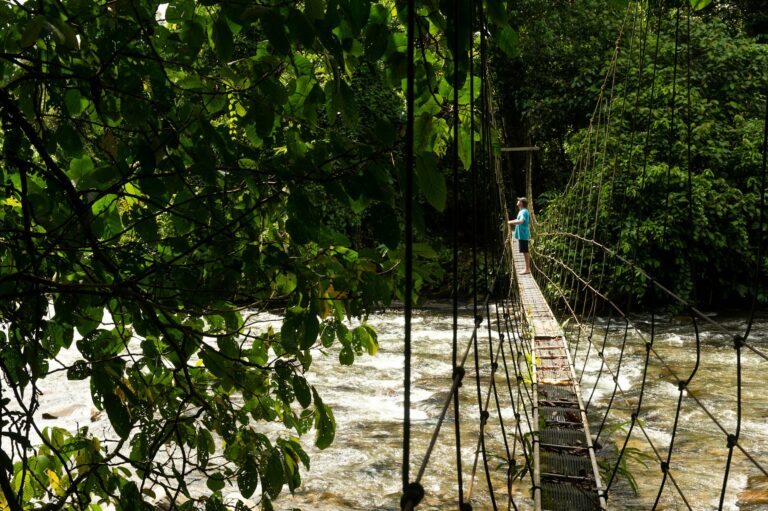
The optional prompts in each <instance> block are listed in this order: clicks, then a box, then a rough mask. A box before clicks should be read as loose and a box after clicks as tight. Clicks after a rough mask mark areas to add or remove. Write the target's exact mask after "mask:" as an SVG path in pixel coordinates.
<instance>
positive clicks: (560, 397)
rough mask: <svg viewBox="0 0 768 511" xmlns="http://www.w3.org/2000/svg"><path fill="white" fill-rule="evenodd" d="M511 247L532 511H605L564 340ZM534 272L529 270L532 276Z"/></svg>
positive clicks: (532, 281) (592, 452) (589, 436)
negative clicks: (529, 395) (523, 355)
mask: <svg viewBox="0 0 768 511" xmlns="http://www.w3.org/2000/svg"><path fill="white" fill-rule="evenodd" d="M512 243H513V245H514V246H513V247H512V248H513V250H512V252H513V254H514V257H513V259H514V266H515V273H516V275H517V285H518V288H519V291H520V300H521V307H522V317H523V319H524V321H525V322H526V325H525V326H526V328H527V331H528V332H530V335H531V349H532V353H531V359H532V360H533V424H532V427H533V428H534V431H533V457H534V466H533V468H534V474H533V498H534V503H535V509H536V511H561V510H562V511H580V510H584V511H587V510H590V511H591V510H606V509H607V506H606V500H605V491H604V488H603V486H602V483H601V481H600V471H599V470H598V466H597V460H596V458H595V450H594V447H593V445H592V436H591V435H590V432H589V422H588V421H587V415H586V413H585V411H584V403H583V401H582V399H581V388H580V386H579V383H578V380H577V379H576V373H575V371H574V369H573V364H572V358H571V354H570V351H569V350H568V344H567V343H566V340H565V335H564V333H563V330H562V328H560V325H559V323H558V322H557V320H556V319H555V316H554V314H553V313H552V309H550V307H549V304H548V303H547V301H546V300H545V299H544V295H543V294H542V293H541V290H540V289H539V287H538V285H537V284H536V281H535V280H534V279H533V277H532V276H531V275H520V272H522V271H523V269H524V268H525V264H524V261H523V256H522V254H520V252H519V251H518V250H517V243H515V242H512ZM534 271H535V270H534Z"/></svg>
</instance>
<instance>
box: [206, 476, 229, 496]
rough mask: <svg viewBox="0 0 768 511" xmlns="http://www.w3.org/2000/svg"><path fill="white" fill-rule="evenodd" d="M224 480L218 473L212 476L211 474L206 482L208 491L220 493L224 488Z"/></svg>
mask: <svg viewBox="0 0 768 511" xmlns="http://www.w3.org/2000/svg"><path fill="white" fill-rule="evenodd" d="M224 481H225V478H224V475H222V474H221V473H220V472H216V473H214V474H211V476H210V477H209V478H208V481H206V483H205V484H206V486H208V489H209V490H211V491H213V492H217V491H221V490H222V489H223V488H224V486H225V483H224Z"/></svg>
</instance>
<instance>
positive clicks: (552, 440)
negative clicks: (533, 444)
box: [539, 429, 587, 447]
mask: <svg viewBox="0 0 768 511" xmlns="http://www.w3.org/2000/svg"><path fill="white" fill-rule="evenodd" d="M539 442H541V443H542V444H546V445H556V446H563V447H587V435H585V434H584V431H579V430H575V429H545V430H543V431H539Z"/></svg>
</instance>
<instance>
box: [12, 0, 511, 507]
mask: <svg viewBox="0 0 768 511" xmlns="http://www.w3.org/2000/svg"><path fill="white" fill-rule="evenodd" d="M469 8H470V2H468V1H462V2H460V4H459V13H460V18H459V19H462V20H464V21H462V23H459V24H458V25H455V24H454V23H453V22H452V20H453V18H452V16H453V15H452V12H453V4H451V3H449V2H437V1H425V2H420V3H419V6H418V22H417V38H418V51H417V52H416V87H415V96H416V100H415V103H416V104H415V119H416V144H415V149H416V166H415V178H416V179H415V181H416V190H417V199H416V202H417V204H416V207H417V212H418V211H420V210H421V208H433V209H436V210H442V209H443V208H444V207H445V202H446V195H447V191H446V184H445V179H444V177H443V175H442V173H441V172H440V167H439V165H440V162H441V161H442V159H443V158H444V157H445V156H446V148H447V147H448V144H449V139H450V136H451V126H450V125H451V115H450V107H449V104H450V100H451V99H452V98H453V95H454V88H453V84H454V83H456V84H458V88H459V89H460V90H459V91H458V96H459V100H460V104H461V106H460V108H461V116H462V118H463V119H466V118H467V116H469V115H471V114H470V112H469V108H468V102H469V95H470V84H471V83H474V81H476V80H477V77H470V76H469V66H468V61H469V59H468V53H469V48H470V46H471V45H472V44H477V41H473V40H472V39H471V36H472V34H471V33H470V31H469V26H468V21H467V20H469V19H471V18H472V17H473V14H472V12H470V11H469ZM404 9H405V5H404V3H403V2H399V1H390V0H381V1H378V2H374V1H370V0H306V1H305V2H295V3H294V2H283V1H265V2H261V3H253V2H237V1H223V0H221V1H219V0H201V1H194V0H174V1H171V2H169V3H167V4H166V3H162V4H161V3H160V2H159V1H157V0H155V1H153V0H109V1H106V0H102V1H92V0H27V1H26V2H17V1H3V2H0V36H1V37H0V121H2V125H1V128H0V130H1V131H0V140H1V141H2V159H0V182H1V183H2V188H0V240H1V242H0V323H2V331H0V370H1V371H2V376H1V377H2V401H1V402H0V407H1V408H2V410H1V411H0V438H1V439H2V443H1V444H0V489H2V495H3V497H2V501H0V502H1V504H0V507H2V509H9V510H11V511H18V510H21V509H78V510H79V509H93V510H98V509H100V508H101V506H113V507H114V508H115V509H119V510H128V509H130V510H134V509H151V508H153V506H154V505H155V504H154V503H156V502H158V501H159V500H160V499H161V498H162V499H164V500H165V501H166V505H170V506H171V507H173V508H175V509H197V508H205V509H207V510H218V509H228V508H236V509H245V508H246V507H247V506H251V505H255V504H254V502H256V503H258V505H260V506H261V507H262V508H264V509H271V502H272V500H274V499H275V498H277V496H278V495H279V494H280V493H281V491H282V490H283V489H284V488H285V487H286V486H287V488H288V490H290V491H293V490H294V489H295V488H296V487H298V486H299V485H300V484H301V475H300V473H301V468H302V467H309V463H310V460H309V458H308V456H307V455H306V453H305V451H304V449H303V448H302V440H301V438H302V437H305V436H306V435H307V434H309V433H310V432H314V435H315V437H314V438H315V440H314V442H315V444H316V445H317V446H318V447H320V448H325V447H327V446H329V445H330V444H331V442H332V441H333V438H334V432H335V422H334V417H333V413H332V411H331V410H330V409H329V408H328V406H326V405H325V404H324V403H323V400H322V397H321V396H320V395H319V394H318V392H317V391H316V390H315V389H314V388H313V387H312V386H311V385H310V384H309V383H308V381H307V378H306V377H305V373H306V372H307V371H308V370H310V368H311V366H312V360H313V357H316V356H318V355H319V354H320V353H324V351H323V350H325V349H328V348H331V347H332V346H334V345H335V346H336V348H335V349H336V350H337V352H338V358H339V361H340V363H341V364H351V363H353V361H354V359H355V357H357V356H360V355H362V354H364V353H370V354H373V353H375V352H376V351H377V346H378V345H377V340H376V332H375V331H374V330H373V329H372V328H371V327H370V326H369V325H367V324H365V323H363V324H362V325H361V326H358V327H355V328H350V327H348V326H347V325H348V323H347V322H346V320H347V319H348V318H351V317H362V318H365V316H366V314H367V313H368V312H370V311H371V310H374V309H376V308H377V307H381V306H386V305H387V304H389V303H390V301H391V300H392V299H393V297H397V298H400V299H402V298H403V295H402V285H401V284H402V280H403V266H402V265H401V264H400V262H401V259H402V251H403V248H402V247H403V244H402V241H401V239H402V233H401V229H400V218H401V209H402V201H403V197H402V192H401V188H402V186H401V182H402V181H403V176H404V175H405V172H406V171H407V169H405V168H404V165H403V162H402V151H403V146H402V138H403V133H404V121H405V104H404V93H403V87H404V79H405V76H406V70H407V66H406V53H405V52H406V35H405V33H404V20H405V17H404ZM485 11H486V13H487V16H488V18H487V19H488V24H487V27H486V30H487V32H488V34H489V35H490V36H491V38H492V41H496V42H497V43H498V44H499V46H500V48H501V49H502V51H506V52H508V53H512V52H513V51H514V41H515V39H516V34H515V32H514V31H513V30H512V28H511V27H510V26H509V24H508V22H507V19H506V11H505V4H504V2H499V1H496V0H494V1H489V2H487V4H486V5H485ZM456 31H458V33H459V35H460V43H459V47H458V51H454V49H453V46H452V44H450V36H451V34H454V33H456ZM454 62H457V63H458V67H459V72H458V76H457V77H456V80H455V81H454V73H453V68H454ZM475 91H476V94H477V92H479V87H476V88H475ZM476 137H477V136H476V134H474V133H471V132H470V129H469V123H462V125H461V129H460V141H459V147H460V154H461V157H462V161H463V162H464V165H465V166H469V164H470V163H469V159H468V157H467V155H468V154H469V145H470V144H472V143H473V140H474V139H475V138H476ZM416 217H417V219H418V218H419V217H423V214H422V215H419V214H417V215H416ZM418 227H419V226H418V225H417V233H418V232H419V231H418ZM422 231H423V229H422ZM418 241H419V240H417V244H416V247H415V250H414V252H415V256H416V261H415V267H414V271H415V292H416V293H419V291H420V289H421V287H422V285H423V284H424V283H426V282H429V281H430V280H431V279H434V278H435V276H436V275H438V274H439V272H440V271H441V269H440V268H439V267H437V266H436V264H435V262H434V261H435V254H434V252H433V251H432V250H431V249H430V248H429V247H428V246H426V245H423V244H420V243H418ZM265 309H271V310H277V311H278V312H281V313H282V314H283V316H284V320H283V322H282V326H281V327H280V328H279V329H271V328H270V329H268V330H264V329H260V328H257V327H256V326H255V325H253V324H252V321H253V319H252V314H253V313H254V312H257V311H260V310H265ZM64 352H67V353H70V354H72V353H74V354H76V358H77V360H76V361H75V362H73V363H69V364H66V365H65V366H64V367H61V365H60V364H59V363H58V362H57V357H59V356H60V355H61V354H62V353H64ZM61 372H66V376H67V378H68V379H69V380H84V381H87V382H89V386H90V390H91V398H92V401H93V404H94V405H95V406H96V408H98V409H100V410H104V411H105V412H106V415H107V416H108V418H109V421H110V422H111V425H112V428H113V430H114V433H113V434H112V435H110V436H108V437H99V436H97V435H95V434H94V433H93V432H92V431H89V429H88V428H87V427H85V426H84V427H82V428H80V429H79V430H76V431H67V430H64V429H62V428H42V426H41V424H40V422H39V418H40V414H41V412H42V410H40V409H39V404H40V403H39V397H40V389H41V387H43V386H44V385H45V383H46V380H47V379H49V378H52V377H54V376H55V375H56V374H57V373H61ZM267 422H270V423H277V424H282V425H283V429H282V430H281V431H280V432H278V433H277V434H272V433H268V431H274V428H264V426H263V425H264V424H265V423H267ZM193 477H194V478H202V479H203V480H204V481H206V482H207V488H206V489H205V491H203V492H201V491H199V490H194V489H191V488H189V487H188V486H187V484H186V481H187V480H188V479H189V478H193ZM233 491H234V492H236V493H237V494H238V495H239V496H238V497H237V498H234V497H233V498H230V499H229V500H227V501H226V502H225V499H224V495H226V494H228V495H230V496H231V495H232V492H233ZM250 499H253V500H250Z"/></svg>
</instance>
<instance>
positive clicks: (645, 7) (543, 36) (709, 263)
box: [496, 1, 768, 307]
mask: <svg viewBox="0 0 768 511" xmlns="http://www.w3.org/2000/svg"><path fill="white" fill-rule="evenodd" d="M614 4H615V2H604V1H585V2H575V3H573V2H554V3H547V4H546V5H544V3H542V2H536V1H531V2H519V3H516V4H515V6H514V7H513V10H512V15H513V21H512V22H513V25H515V26H516V27H517V28H518V29H519V33H520V44H519V50H520V57H519V58H517V59H514V60H513V63H512V66H510V67H509V68H505V67H504V66H497V69H496V70H497V73H498V80H499V82H500V83H503V84H505V86H504V87H503V88H501V87H500V89H502V90H504V91H505V93H504V94H502V95H501V98H500V101H501V104H502V106H503V115H504V116H505V121H506V124H507V126H506V133H507V135H508V136H509V137H510V139H511V141H512V143H511V145H534V144H535V145H540V146H541V147H542V148H543V150H542V151H541V153H540V154H539V155H537V161H536V166H535V170H534V174H535V179H534V195H535V196H536V198H538V205H539V206H538V207H539V208H542V207H543V209H544V211H543V212H544V213H545V215H544V219H543V221H544V222H546V213H549V214H550V217H549V218H557V216H558V215H561V216H562V215H565V214H568V215H571V216H574V215H579V214H581V213H579V212H580V211H581V212H583V214H584V215H585V216H590V217H591V220H589V221H584V223H583V225H580V226H579V227H578V228H577V229H578V232H580V233H581V234H583V235H584V236H587V237H590V238H591V237H593V236H594V237H595V238H596V239H597V240H599V241H600V242H602V243H604V244H605V245H607V246H609V247H615V249H616V250H617V252H618V254H619V255H621V256H623V257H627V258H629V259H630V260H632V261H634V262H635V263H636V264H637V265H638V266H639V267H640V268H642V269H643V270H644V271H646V272H647V273H648V274H650V275H653V276H654V278H656V279H657V280H658V281H659V282H660V283H663V284H664V285H665V286H667V287H668V288H669V289H671V290H672V291H673V292H674V293H676V294H677V295H678V296H680V297H682V298H684V299H687V300H690V301H691V303H694V304H705V305H717V306H722V305H726V306H728V305H730V306H732V307H733V306H740V305H743V304H744V303H746V302H747V300H748V299H750V298H751V297H752V295H753V293H754V283H755V282H756V281H758V280H759V279H760V278H762V279H764V278H765V276H766V275H768V260H763V261H761V264H762V269H761V270H756V269H755V268H756V263H757V261H756V257H757V253H758V252H757V245H758V243H759V240H760V239H761V238H760V236H759V233H760V229H761V228H762V229H763V231H765V225H762V226H761V225H760V207H759V206H760V197H761V194H764V193H765V189H764V187H765V183H764V182H763V183H762V184H761V179H760V178H761V175H762V174H763V165H764V164H763V154H764V148H763V135H764V128H765V112H766V86H767V85H768V72H767V71H766V70H768V47H766V45H765V44H763V42H764V41H765V38H766V37H768V30H767V29H766V28H765V26H764V25H761V24H760V20H761V19H764V18H763V17H764V16H765V13H766V12H768V11H766V10H765V9H764V7H765V5H764V2H762V3H761V2H746V1H745V2H717V3H712V4H709V5H706V6H704V5H703V4H704V2H698V3H696V2H692V3H691V4H692V5H693V6H694V9H693V10H690V11H689V10H687V9H684V8H682V7H681V8H677V6H676V5H675V4H674V3H672V2H650V3H649V4H644V3H639V4H629V7H630V9H629V10H626V11H625V10H623V9H616V8H614V7H613V6H614ZM707 4H708V3H707ZM624 5H627V4H624ZM699 8H701V9H700V10H696V9H699ZM595 13H598V15H597V16H596V15H595ZM614 54H615V55H616V57H617V58H616V59H615V61H612V57H613V55H614ZM611 66H613V70H614V71H613V74H611V75H610V76H608V78H606V71H607V70H609V69H611ZM601 97H602V102H601V103H600V105H599V107H598V109H597V110H595V104H596V101H597V99H598V98H601ZM603 132H604V133H605V136H603V134H602V133H603ZM586 153H589V154H586ZM519 166H520V164H519V162H518V167H519ZM575 168H577V171H578V179H577V181H576V183H577V184H576V186H573V187H571V188H570V189H569V191H568V193H567V195H565V196H562V197H561V196H559V194H560V192H561V191H562V189H563V188H564V186H565V185H566V184H567V183H568V182H569V180H571V179H573V177H572V176H573V174H572V171H573V169H575ZM689 171H690V174H691V184H690V193H689V184H688V175H689ZM517 174H518V177H517V180H518V189H521V188H522V185H521V183H520V177H519V176H520V173H519V172H518V173H517ZM612 180H613V181H612ZM609 181H611V183H610V184H607V185H606V184H603V183H608V182H609ZM596 186H601V187H602V188H601V189H602V192H601V193H602V195H601V196H600V198H599V199H598V198H590V197H591V195H590V190H591V189H594V188H595V187H596ZM761 186H762V187H763V188H761ZM689 197H690V198H689ZM590 200H591V201H593V202H592V203H590ZM595 203H599V207H598V211H597V212H595V211H594V209H593V208H595V207H596V206H595ZM548 204H549V205H550V206H551V207H550V208H547V207H546V206H547V205H548ZM547 209H549V211H547ZM566 211H567V212H568V213H566ZM588 212H589V213H588ZM579 221H582V220H579ZM575 223H576V222H575V221H574V224H575ZM762 239H763V240H764V239H765V235H763V237H762ZM595 271H596V272H598V271H599V270H595ZM607 273H608V276H607V277H606V281H607V282H609V283H610V284H609V289H606V290H605V291H606V292H608V293H609V295H610V296H612V297H614V298H615V299H618V300H624V299H626V300H630V301H638V300H639V301H641V302H644V303H645V305H646V306H647V305H649V304H648V300H649V296H648V295H647V294H646V293H647V291H648V287H647V286H646V285H645V281H646V279H645V277H644V276H642V275H640V274H638V273H635V272H633V271H630V272H627V270H626V269H621V268H609V269H607ZM761 275H762V277H761ZM758 298H759V300H760V301H761V302H763V303H764V302H765V301H766V300H768V297H767V296H766V294H765V290H764V289H763V290H761V291H759V297H758ZM655 305H659V304H658V303H655Z"/></svg>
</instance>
